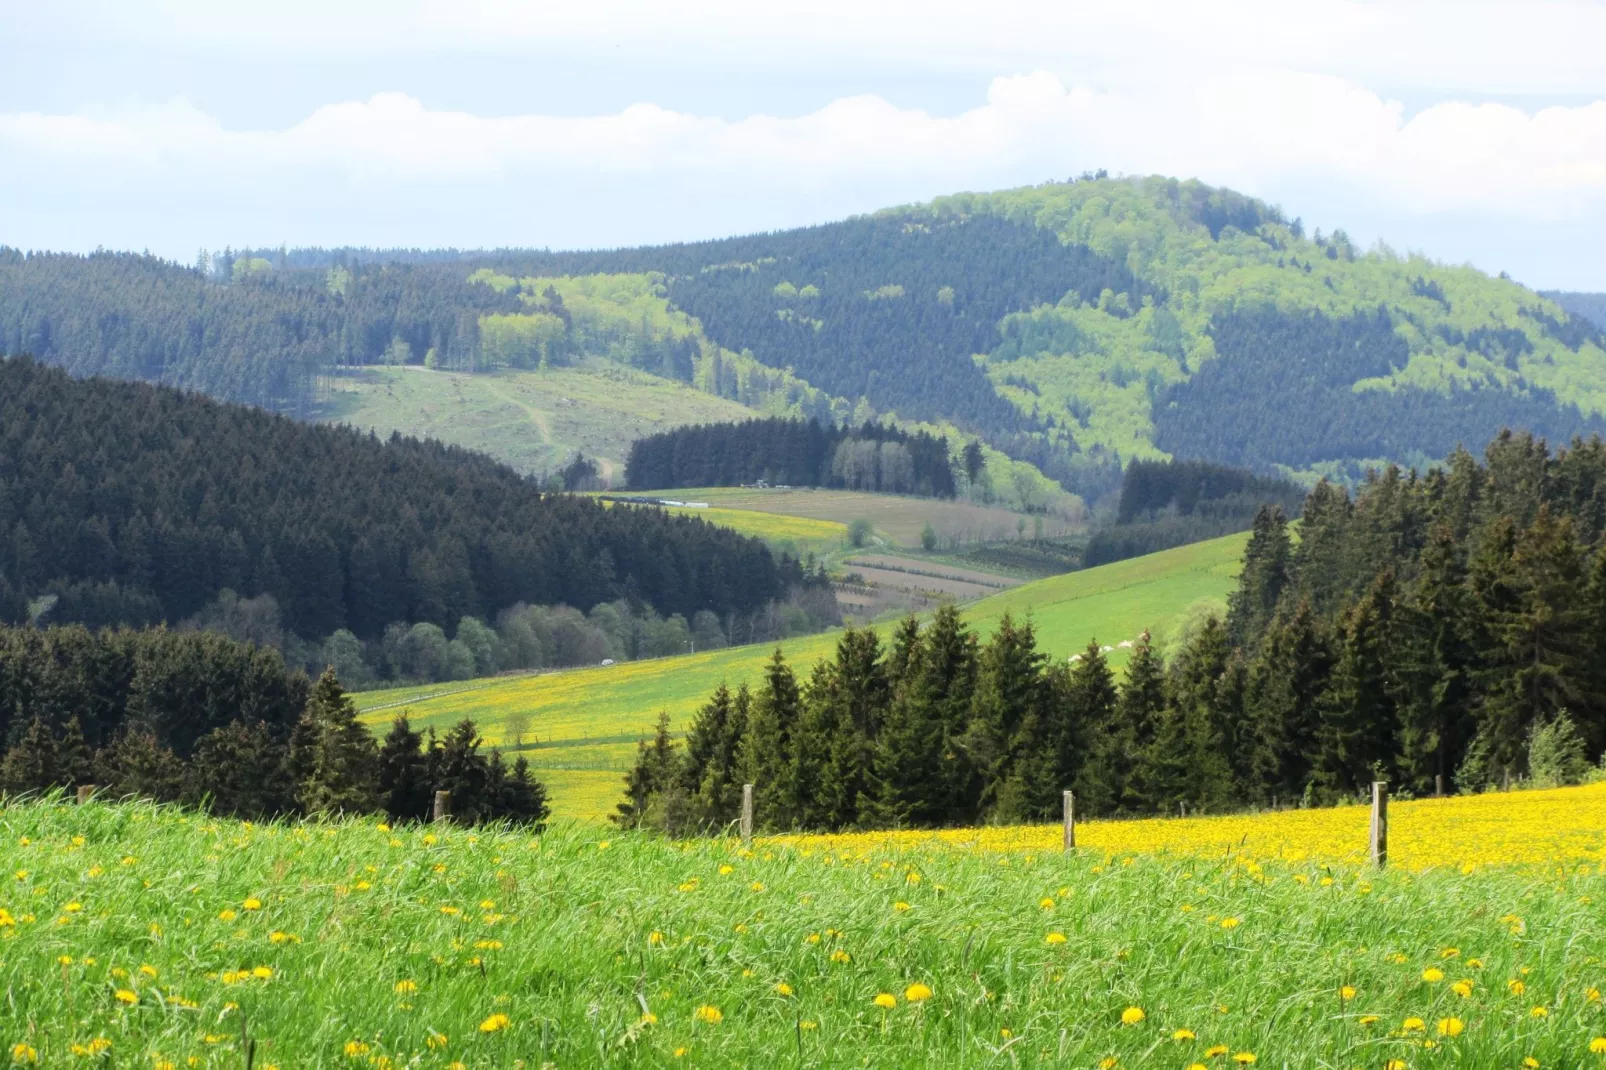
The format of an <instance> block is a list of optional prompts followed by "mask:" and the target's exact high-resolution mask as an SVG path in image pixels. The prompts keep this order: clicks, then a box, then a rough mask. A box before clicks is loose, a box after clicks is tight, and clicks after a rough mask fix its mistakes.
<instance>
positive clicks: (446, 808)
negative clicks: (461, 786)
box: [430, 791, 452, 822]
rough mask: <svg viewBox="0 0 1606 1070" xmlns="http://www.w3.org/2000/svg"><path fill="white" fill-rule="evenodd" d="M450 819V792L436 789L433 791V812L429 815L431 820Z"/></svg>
mask: <svg viewBox="0 0 1606 1070" xmlns="http://www.w3.org/2000/svg"><path fill="white" fill-rule="evenodd" d="M451 819H452V793H451V792H449V791H437V792H436V793H435V812H434V813H433V814H431V815H430V820H431V821H436V822H440V821H450V820H451Z"/></svg>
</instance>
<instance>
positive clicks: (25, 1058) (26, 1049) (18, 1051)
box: [11, 1041, 39, 1063]
mask: <svg viewBox="0 0 1606 1070" xmlns="http://www.w3.org/2000/svg"><path fill="white" fill-rule="evenodd" d="M11 1061H12V1062H14V1063H36V1062H38V1061H39V1052H38V1051H36V1050H35V1049H34V1048H33V1047H32V1046H31V1045H29V1044H24V1043H22V1042H21V1041H18V1042H17V1043H16V1044H13V1045H11Z"/></svg>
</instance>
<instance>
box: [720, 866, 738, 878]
mask: <svg viewBox="0 0 1606 1070" xmlns="http://www.w3.org/2000/svg"><path fill="white" fill-rule="evenodd" d="M735 872H736V867H735V866H733V865H731V864H729V863H726V864H725V865H722V866H720V867H719V875H720V876H721V877H728V876H730V875H731V874H732V873H735Z"/></svg>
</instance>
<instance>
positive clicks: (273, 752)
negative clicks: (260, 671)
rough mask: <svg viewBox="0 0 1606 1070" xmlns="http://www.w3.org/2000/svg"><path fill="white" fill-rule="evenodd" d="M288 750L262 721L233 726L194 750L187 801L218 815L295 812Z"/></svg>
mask: <svg viewBox="0 0 1606 1070" xmlns="http://www.w3.org/2000/svg"><path fill="white" fill-rule="evenodd" d="M287 759H288V755H287V753H286V751H285V748H284V746H283V745H282V744H280V743H279V742H278V741H277V740H275V739H274V738H273V733H272V732H271V731H270V730H269V728H268V726H267V725H266V724H265V723H264V722H262V721H255V722H252V723H251V724H246V723H244V722H243V721H230V722H229V723H228V724H227V725H225V726H224V727H222V728H216V729H213V730H212V731H211V732H208V733H207V734H206V735H204V736H202V737H201V738H200V739H199V740H198V741H197V742H196V744H195V752H194V753H193V754H192V755H191V756H190V762H189V768H188V770H187V774H188V775H187V776H186V778H185V779H186V786H185V796H186V798H187V799H188V800H189V801H191V802H193V803H196V804H204V805H208V806H210V808H211V809H212V810H213V811H214V812H216V813H220V814H229V815H232V816H236V817H248V818H262V817H272V816H274V815H276V814H283V813H290V812H293V811H294V809H295V805H296V797H295V788H296V785H295V782H294V780H293V779H292V778H291V777H290V775H289V771H288V768H287Z"/></svg>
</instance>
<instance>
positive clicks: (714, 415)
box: [320, 358, 754, 480]
mask: <svg viewBox="0 0 1606 1070" xmlns="http://www.w3.org/2000/svg"><path fill="white" fill-rule="evenodd" d="M320 415H321V416H322V418H324V419H326V420H328V421H330V422H338V423H346V424H350V425H352V426H353V427H360V428H363V429H372V430H374V431H377V432H378V433H379V434H380V435H381V436H388V435H389V434H390V433H391V432H392V431H400V432H401V433H402V434H406V435H417V436H421V437H427V438H435V439H439V440H440V441H442V442H448V443H451V444H452V445H455V446H466V447H467V448H469V449H472V450H478V451H480V452H482V453H488V454H490V455H491V456H492V457H495V458H496V459H497V460H499V461H502V462H504V463H506V464H509V465H512V466H513V467H514V468H516V469H518V470H519V471H521V472H525V473H529V474H539V473H543V472H548V471H555V470H557V469H559V468H561V467H563V465H564V464H566V463H568V461H569V460H570V459H571V458H573V456H574V455H575V453H577V452H581V453H584V454H585V455H586V456H587V457H590V458H593V459H594V460H596V461H597V462H598V463H599V466H600V467H601V470H602V476H603V478H605V479H610V480H617V479H618V478H619V477H620V475H621V474H622V472H623V468H624V459H625V455H626V454H627V453H628V452H629V449H630V443H631V442H633V441H635V440H636V439H637V438H640V437H641V436H643V435H649V434H652V433H653V432H656V431H664V430H667V429H669V428H672V427H678V426H680V425H682V424H693V423H715V422H724V421H732V420H745V419H748V418H750V417H751V416H753V415H754V411H753V410H752V409H749V408H747V407H746V406H744V405H741V404H738V403H737V402H734V401H728V400H726V399H724V398H720V397H715V396H712V395H710V394H707V393H703V392H702V391H699V390H696V389H693V388H692V387H691V386H689V385H687V384H685V383H678V382H675V381H673V380H668V379H663V378H660V377H658V376H655V375H650V374H648V373H646V372H641V371H637V370H635V369H633V368H628V367H625V366H622V365H619V364H616V363H614V362H612V361H609V360H606V359H603V358H598V359H593V360H587V361H583V362H581V363H579V364H577V365H575V366H573V367H554V368H548V369H546V370H544V371H542V370H521V369H514V368H502V369H498V370H497V371H495V372H493V373H487V374H479V375H470V374H467V373H462V372H451V371H433V370H430V369H426V368H423V367H420V366H418V365H411V366H402V367H383V366H382V367H370V368H358V369H353V370H352V371H351V372H349V373H347V374H345V375H342V376H340V377H338V378H335V379H334V380H333V381H332V384H331V388H330V392H329V398H328V401H327V402H326V404H325V406H324V408H323V410H322V411H321V413H320Z"/></svg>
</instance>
